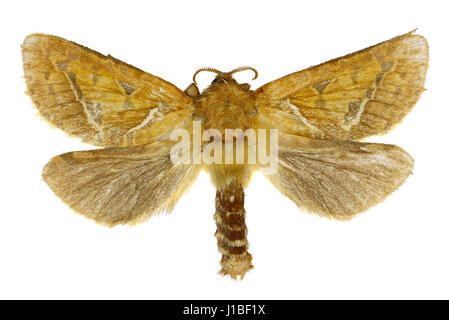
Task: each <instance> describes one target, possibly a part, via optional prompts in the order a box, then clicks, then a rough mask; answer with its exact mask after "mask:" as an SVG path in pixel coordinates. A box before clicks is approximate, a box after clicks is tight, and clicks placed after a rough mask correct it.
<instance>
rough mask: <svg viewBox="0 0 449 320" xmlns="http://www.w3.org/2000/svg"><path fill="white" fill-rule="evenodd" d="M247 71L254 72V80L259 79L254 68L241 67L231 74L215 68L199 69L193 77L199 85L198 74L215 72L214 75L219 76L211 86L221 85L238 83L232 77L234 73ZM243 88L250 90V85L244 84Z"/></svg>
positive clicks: (194, 81)
mask: <svg viewBox="0 0 449 320" xmlns="http://www.w3.org/2000/svg"><path fill="white" fill-rule="evenodd" d="M245 70H251V71H253V72H254V78H253V80H255V79H257V75H258V73H257V70H256V69H254V68H251V67H239V68H235V69H234V70H232V71H229V72H222V71H219V70H217V69H214V68H201V69H198V70H197V71H196V72H195V74H194V75H193V83H194V84H197V83H196V76H197V74H198V73H200V72H202V71H208V72H213V73H216V74H217V76H216V77H215V79H214V80H213V81H212V83H211V85H213V84H220V83H237V81H235V79H234V78H233V77H232V75H233V74H234V73H237V72H240V71H245ZM242 86H244V87H245V88H247V89H249V84H247V83H243V84H242Z"/></svg>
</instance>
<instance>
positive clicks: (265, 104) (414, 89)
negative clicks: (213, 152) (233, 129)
mask: <svg viewBox="0 0 449 320" xmlns="http://www.w3.org/2000/svg"><path fill="white" fill-rule="evenodd" d="M428 58H429V53H428V45H427V41H426V40H425V38H424V37H422V36H419V35H414V34H413V33H408V34H405V35H403V36H399V37H396V38H393V39H391V40H388V41H385V42H382V43H380V44H378V45H375V46H372V47H369V48H367V49H364V50H361V51H358V52H355V53H353V54H350V55H347V56H344V57H341V58H337V59H334V60H331V61H329V62H326V63H323V64H320V65H318V66H315V67H311V68H309V69H306V70H303V71H299V72H296V73H293V74H290V75H288V76H285V77H283V78H280V79H277V80H274V81H272V82H270V83H268V84H265V85H264V86H262V87H260V88H259V89H257V90H256V92H255V94H256V107H257V109H258V110H259V114H258V115H257V116H256V117H255V119H254V120H253V123H252V126H253V127H258V128H279V129H280V130H281V131H282V132H284V133H291V134H296V135H301V136H306V137H310V138H320V139H338V140H359V139H362V138H365V137H368V136H371V135H379V134H384V133H387V132H388V131H389V130H390V129H391V128H392V127H393V126H394V125H396V124H398V123H399V122H400V121H401V120H402V119H403V118H404V116H405V115H406V114H407V113H408V112H409V111H410V110H411V108H412V107H413V106H414V105H415V103H416V102H417V101H418V98H419V96H420V94H421V92H422V91H423V90H424V80H425V76H426V71H427V66H428Z"/></svg>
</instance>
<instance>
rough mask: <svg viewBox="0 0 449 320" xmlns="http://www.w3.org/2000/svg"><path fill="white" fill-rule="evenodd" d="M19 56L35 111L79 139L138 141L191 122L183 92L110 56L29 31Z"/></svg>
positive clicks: (108, 143) (102, 143) (103, 143)
mask: <svg viewBox="0 0 449 320" xmlns="http://www.w3.org/2000/svg"><path fill="white" fill-rule="evenodd" d="M22 56H23V66H24V71H25V79H26V83H27V87H28V94H29V95H30V96H31V99H32V100H33V102H34V104H35V105H36V107H37V109H38V110H39V114H40V115H41V116H42V117H43V118H44V119H45V120H47V121H48V122H49V123H50V124H52V125H54V126H56V127H57V128H59V129H62V130H64V131H65V132H67V133H68V134H70V135H73V136H76V137H78V138H81V139H82V141H84V142H87V143H91V144H94V145H98V146H130V145H138V144H144V143H150V142H152V141H154V140H156V139H157V138H159V137H161V136H163V135H164V134H166V133H167V132H169V131H170V130H172V129H174V128H179V127H184V126H190V122H191V117H190V113H191V107H192V105H193V102H192V100H191V99H190V98H189V97H188V96H187V95H186V94H185V93H183V92H182V91H181V90H179V89H178V88H177V87H175V86H174V85H173V84H171V83H169V82H167V81H165V80H163V79H161V78H159V77H156V76H154V75H151V74H149V73H146V72H143V71H141V70H139V69H137V68H134V67H132V66H130V65H128V64H125V63H123V62H121V61H119V60H117V59H114V58H113V57H111V56H104V55H102V54H100V53H98V52H95V51H93V50H90V49H88V48H85V47H83V46H80V45H78V44H76V43H73V42H70V41H67V40H64V39H62V38H58V37H54V36H50V35H45V34H33V35H30V36H28V37H27V38H26V39H25V41H24V43H23V46H22Z"/></svg>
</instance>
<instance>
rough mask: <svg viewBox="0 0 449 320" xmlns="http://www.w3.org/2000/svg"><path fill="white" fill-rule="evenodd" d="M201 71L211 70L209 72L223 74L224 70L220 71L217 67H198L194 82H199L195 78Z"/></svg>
mask: <svg viewBox="0 0 449 320" xmlns="http://www.w3.org/2000/svg"><path fill="white" fill-rule="evenodd" d="M201 71H209V72H215V73H216V74H223V72H221V71H219V70H217V69H214V68H201V69H198V70H196V72H195V74H194V75H193V83H194V84H197V83H196V80H195V77H196V75H197V74H198V73H200V72H201Z"/></svg>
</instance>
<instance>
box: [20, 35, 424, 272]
mask: <svg viewBox="0 0 449 320" xmlns="http://www.w3.org/2000/svg"><path fill="white" fill-rule="evenodd" d="M22 56H23V67H24V73H25V79H26V84H27V87H28V91H27V93H28V94H29V95H30V96H31V99H32V101H33V103H34V105H35V106H36V108H37V110H38V111H39V114H40V116H41V117H42V118H43V119H45V120H46V121H48V122H49V123H50V124H51V125H52V126H55V127H57V128H59V129H61V130H63V131H65V132H66V133H68V134H69V135H71V136H74V137H77V138H79V139H81V141H83V142H85V143H89V144H92V145H94V146H98V147H102V148H101V149H96V150H89V151H76V152H69V153H65V154H62V155H59V156H56V157H54V158H53V159H51V160H50V162H48V163H47V164H46V165H45V167H44V169H43V179H44V180H45V182H46V183H47V184H48V185H49V187H50V188H51V189H52V190H53V191H54V193H55V194H56V195H57V196H58V197H59V198H61V199H62V200H63V201H64V202H65V203H67V204H68V205H69V206H70V207H71V208H72V209H73V210H74V211H76V212H78V213H80V214H82V215H84V216H86V217H88V218H91V219H93V220H95V221H96V222H98V223H100V224H103V225H106V226H115V225H117V224H136V223H139V222H142V221H145V220H146V219H148V218H149V217H151V216H152V215H154V214H156V213H158V212H163V211H166V212H170V211H171V210H172V209H173V207H174V205H175V204H176V202H177V201H178V199H179V197H180V196H181V195H182V194H183V193H184V192H185V191H186V189H187V188H188V187H189V185H191V184H192V182H193V181H195V178H196V177H197V175H198V173H199V172H200V170H205V171H206V172H208V174H209V175H210V177H211V181H212V184H213V185H214V187H215V188H216V201H215V208H216V209H215V215H214V219H215V221H216V225H217V231H216V233H215V237H216V238H217V242H218V248H219V251H220V252H221V254H222V258H221V271H220V273H221V274H222V275H229V276H230V277H232V278H234V279H241V278H243V276H244V275H245V273H246V272H247V271H248V270H250V269H252V268H253V266H252V257H251V254H250V253H249V252H248V241H247V227H246V225H245V215H246V212H245V209H244V189H245V188H247V187H248V185H249V182H250V179H251V175H252V174H253V172H254V171H256V170H259V169H261V167H262V166H261V164H260V163H259V162H256V163H254V164H249V163H247V162H243V163H224V164H223V163H221V164H218V163H212V164H204V163H200V164H198V163H185V162H179V161H178V162H176V161H173V159H172V158H171V156H170V154H171V151H172V150H173V147H174V145H175V144H176V143H177V142H176V141H173V140H172V139H171V138H170V136H171V133H173V132H174V131H175V130H178V129H183V130H185V131H186V132H188V133H193V128H194V125H195V123H196V122H199V123H200V124H201V125H202V129H201V132H204V131H205V130H208V129H215V130H216V131H215V132H218V133H219V134H222V133H223V132H224V131H226V130H227V129H234V130H237V129H240V130H242V131H244V130H247V129H257V130H259V129H260V130H276V132H277V141H276V150H277V156H276V161H277V170H276V171H275V172H274V173H271V174H269V175H268V174H267V178H268V179H269V180H270V181H271V183H273V185H274V186H276V187H277V188H278V189H279V191H280V192H281V193H282V194H284V195H285V196H287V197H288V198H290V199H291V200H292V201H293V202H294V203H295V204H296V205H297V206H298V207H299V208H300V209H301V210H304V211H307V212H310V213H314V214H318V215H320V216H324V217H328V218H334V219H339V220H349V219H351V218H352V217H354V216H355V215H356V214H358V213H360V212H362V211H365V210H366V209H368V208H369V207H371V206H373V205H375V204H377V203H379V202H380V201H382V200H383V199H384V198H385V197H387V196H388V195H389V194H391V193H392V192H393V191H394V190H396V189H397V188H398V187H399V186H400V185H401V184H402V183H403V182H404V181H405V179H406V178H407V177H408V176H409V175H410V174H411V172H412V168H413V159H412V157H411V156H410V155H409V154H408V153H407V152H405V151H404V150H402V149H401V148H399V147H397V146H394V145H386V144H377V143H367V142H360V140H362V139H364V138H367V137H370V136H375V135H381V134H385V133H387V132H389V131H390V130H391V129H392V128H393V127H394V126H395V125H397V124H398V123H399V122H400V121H401V120H402V119H403V118H404V117H405V116H406V114H407V113H408V112H409V111H410V110H411V108H412V107H413V106H414V105H415V103H416V102H417V100H418V98H419V96H420V94H421V93H422V92H423V90H424V87H423V86H424V81H425V76H426V71H427V66H428V45H427V42H426V40H425V38H424V37H422V36H420V35H416V34H414V32H413V31H412V32H410V33H407V34H404V35H402V36H398V37H395V38H393V39H391V40H388V41H385V42H382V43H380V44H377V45H375V46H372V47H369V48H367V49H364V50H361V51H358V52H355V53H352V54H349V55H347V56H344V57H341V58H337V59H334V60H331V61H328V62H325V63H323V64H320V65H317V66H314V67H311V68H308V69H306V70H303V71H299V72H295V73H292V74H289V75H287V76H285V77H282V78H280V79H277V80H274V81H272V82H269V83H267V84H265V85H263V86H261V87H260V88H258V89H256V90H251V87H250V85H249V84H247V83H238V82H237V81H236V80H235V79H234V78H233V74H235V73H236V72H240V71H245V70H250V71H253V72H255V77H254V78H256V77H257V71H256V70H255V69H253V68H251V67H241V68H237V69H234V70H232V71H230V72H222V71H219V70H217V69H213V68H201V69H199V70H198V71H197V72H196V73H195V75H194V77H193V83H192V84H191V85H189V86H188V88H187V89H186V90H184V91H182V90H180V89H178V88H177V87H176V86H174V85H173V84H171V83H170V82H167V81H165V80H163V79H161V78H159V77H157V76H154V75H152V74H149V73H146V72H143V71H141V70H139V69H137V68H135V67H133V66H130V65H128V64H126V63H124V62H122V61H120V60H118V59H115V58H113V57H111V56H110V55H108V56H104V55H102V54H100V53H98V52H95V51H93V50H90V49H88V48H86V47H83V46H81V45H78V44H76V43H74V42H70V41H67V40H64V39H62V38H59V37H55V36H50V35H46V34H32V35H30V36H28V37H27V38H26V39H25V41H24V43H23V46H22ZM203 71H208V72H213V73H215V74H216V77H215V79H214V80H213V82H212V83H211V84H210V85H209V86H208V87H207V88H206V89H204V90H203V91H202V92H200V90H199V88H198V86H197V84H196V76H197V75H198V73H199V72H203ZM257 132H259V131H257ZM270 132H271V131H270ZM235 138H236V137H233V140H232V141H234V140H238V139H235ZM246 138H247V137H245V136H243V140H242V139H240V143H242V141H243V143H244V141H245V139H246ZM217 141H218V145H220V143H221V144H224V143H225V139H223V140H217ZM257 141H259V140H257ZM206 142H207V141H202V142H201V146H200V147H201V148H200V152H204V150H205V146H206ZM190 148H192V147H190ZM245 150H246V152H248V151H247V149H245ZM189 152H190V149H189Z"/></svg>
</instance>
